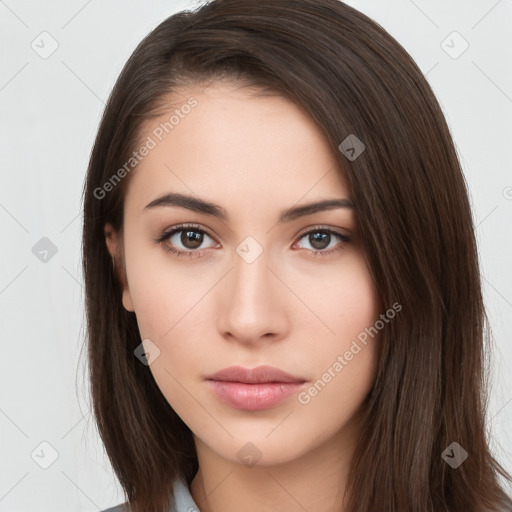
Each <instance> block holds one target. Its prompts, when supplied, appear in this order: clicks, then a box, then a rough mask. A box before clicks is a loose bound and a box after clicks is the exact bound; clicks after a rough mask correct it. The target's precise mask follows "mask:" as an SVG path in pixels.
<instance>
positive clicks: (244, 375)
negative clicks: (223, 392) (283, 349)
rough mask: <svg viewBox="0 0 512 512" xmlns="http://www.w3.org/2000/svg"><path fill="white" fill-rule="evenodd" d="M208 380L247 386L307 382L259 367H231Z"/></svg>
mask: <svg viewBox="0 0 512 512" xmlns="http://www.w3.org/2000/svg"><path fill="white" fill-rule="evenodd" d="M206 378H207V379H208V380H221V381H225V382H242V383H245V384H260V383H263V382H305V380H304V379H301V378H300V377H295V376H293V375H290V374H289V373H286V372H284V371H283V370H280V369H279V368H275V367H273V366H257V367H256V368H252V369H250V368H243V367H242V366H230V367H229V368H224V369H223V370H220V371H219V372H217V373H214V374H212V375H209V376H207V377H206Z"/></svg>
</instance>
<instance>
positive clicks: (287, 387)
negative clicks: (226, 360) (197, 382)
mask: <svg viewBox="0 0 512 512" xmlns="http://www.w3.org/2000/svg"><path fill="white" fill-rule="evenodd" d="M206 380H207V382H208V384H209V385H210V387H211V389H212V390H213V392H214V393H215V395H216V396H217V398H219V399H220V400H221V401H223V402H224V403H226V404H227V405H230V406H231V407H234V408H236V409H243V410H247V411H257V410H263V409H270V408H272V407H274V406H276V405H278V404H279V403H281V402H282V401H284V400H285V399H286V398H288V397H290V396H291V395H293V394H295V393H296V392H297V391H298V390H299V389H300V387H301V386H302V385H303V384H304V383H305V382H306V380H305V379H303V378H300V377H295V376H293V375H291V374H289V373H287V372H284V371H283V370H280V369H279V368H275V367H272V366H259V367H257V368H253V369H247V368H243V367H241V366H231V367H229V368H225V369H224V370H221V371H220V372H217V373H215V374H213V375H210V376H208V377H206Z"/></svg>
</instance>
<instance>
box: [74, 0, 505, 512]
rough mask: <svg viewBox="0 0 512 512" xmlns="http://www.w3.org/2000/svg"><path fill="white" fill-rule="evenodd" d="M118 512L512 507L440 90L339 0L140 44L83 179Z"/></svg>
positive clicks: (103, 412) (171, 26)
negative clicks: (490, 426)
mask: <svg viewBox="0 0 512 512" xmlns="http://www.w3.org/2000/svg"><path fill="white" fill-rule="evenodd" d="M83 261H84V274H85V282H86V301H87V315H88V343H89V363H90V378H91V383H92V397H93V403H94V411H95V416H96V420H97V423H98V427H99V431H100V434H101V437H102V439H103V441H104V444H105V447H106V450H107V453H108V455H109V458H110V460H111V462H112V465H113V468H114V470H115V472H116V474H117V476H118V478H119V480H120V483H121V485H122V486H123V488H124V490H125V493H126V497H127V503H125V504H124V505H122V506H120V507H118V508H116V509H112V510H128V506H130V507H131V509H132V510H136V511H162V512H163V511H167V510H177V511H182V510H183V511H185V510H188V511H191V510H200V511H201V512H217V511H221V510H222V511H223V512H226V511H227V512H229V511H232V510H244V511H256V510H267V511H273V510H276V511H277V510H287V511H295V510H297V511H298V510H315V511H316V512H323V511H327V510H329V511H332V510H336V511H346V512H348V511H350V512H352V511H358V512H363V511H364V512H368V511H377V510H378V511H382V510H386V511H387V510H389V511H391V510H394V511H400V512H402V511H404V512H405V511H408V512H410V511H418V512H419V511H422V512H423V511H434V510H435V511H441V510H445V511H448V510H449V511H451V512H453V511H461V512H462V511H464V512H467V511H475V512H483V511H497V510H512V502H511V501H510V498H509V497H507V495H506V494H505V492H504V491H503V490H502V488H501V487H500V483H499V478H500V477H503V478H506V479H508V480H509V481H510V476H509V475H507V473H506V472H505V471H504V470H503V469H502V468H501V466H500V465H499V464H498V463H497V461H496V460H495V459H494V458H493V456H492V455H491V453H490V450H489V447H488V444H487V440H486V437H485V423H484V403H485V401H484V398H485V397H484V395H483V391H484V389H483V383H484V368H483V348H484V327H485V312H484V307H483V303H482V294H481V283H480V277H479V269H478V260H477V251H476V244H475V237H474V232H473V225H472V220H471V211H470V206H469V203H468V197H467V191H466V187H465V183H464V178H463V175H462V172H461V168H460V164H459V162H458V159H457V156H456V152H455V150H454V145H453V142H452V139H451V136H450V133H449V130H448V127H447V125H446V122H445V119H444V117H443V114H442V111H441V109H440V107H439V104H438V102H437V101H436V99H435V97H434V95H433V93H432V91H431V89H430V87H429V85H428V83H427V82H426V80H425V78H424V77H423V75H422V73H421V71H420V70H419V69H418V67H417V66H416V64H415V63H414V62H413V60H412V59H411V57H410V56H409V55H408V54H407V53H406V51H405V50H404V49H403V48H402V47H401V46H400V45H399V44H398V43H397V42H396V41H395V40H394V39H393V38H392V37H391V36H390V35H389V34H388V33H387V32H385V31H384V30H383V29H382V27H380V26H379V25H377V24H376V23H375V22H373V21H371V20H370V19H369V18H367V17H366V16H364V15H363V14H361V13H359V12H357V11H356V10H354V9H352V8H350V7H348V6H347V5H345V4H343V3H342V2H339V1H338V0H297V1H293V2H287V1H283V0H257V1H256V0H244V2H240V1H237V0H214V1H212V2H210V3H208V4H206V5H204V6H202V7H201V8H199V9H197V10H196V11H194V12H182V13H178V14H176V15H174V16H171V17H170V18H168V19H167V20H165V21H164V22H163V23H161V24H160V25H159V26H158V27H157V28H156V29H155V30H153V31H152V32H151V33H150V34H149V35H148V36H147V37H146V38H145V39H144V40H143V41H142V42H141V44H140V45H139V46H138V48H137V49H136V50H135V52H134V53H133V55H132V56H131V57H130V59H129V61H128V63H127V64H126V66H125V67H124V69H123V71H122V73H121V76H120V77H119V79H118V81H117V83H116V85H115V87H114V90H113V92H112V95H111V97H110V99H109V102H108V104H107V106H106V109H105V113H104V116H103V119H102V122H101V125H100V127H99V131H98V135H97V138H96V142H95V145H94V149H93V152H92V155H91V160H90V165H89V169H88V174H87V179H86V184H85V190H84V238H83Z"/></svg>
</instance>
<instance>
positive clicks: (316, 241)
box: [309, 231, 331, 250]
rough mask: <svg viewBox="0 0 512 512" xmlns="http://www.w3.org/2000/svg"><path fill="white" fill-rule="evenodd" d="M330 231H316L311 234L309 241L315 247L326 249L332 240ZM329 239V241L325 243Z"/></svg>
mask: <svg viewBox="0 0 512 512" xmlns="http://www.w3.org/2000/svg"><path fill="white" fill-rule="evenodd" d="M330 237H331V235H330V233H325V232H323V231H317V232H316V233H312V234H310V235H309V242H310V243H311V246H312V247H314V248H315V249H318V250H320V249H325V248H326V247H327V246H328V245H329V242H330ZM326 241H327V243H325V242H326Z"/></svg>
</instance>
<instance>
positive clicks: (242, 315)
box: [216, 251, 290, 344]
mask: <svg viewBox="0 0 512 512" xmlns="http://www.w3.org/2000/svg"><path fill="white" fill-rule="evenodd" d="M276 273H277V272H276V270H274V269H273V268H272V269H271V268H269V261H268V258H267V253H266V252H265V251H264V252H263V253H262V254H261V255H260V256H259V257H258V258H257V259H256V260H255V261H253V262H251V263H248V262H247V261H245V260H244V259H243V258H242V257H240V256H239V255H238V254H237V253H235V254H234V257H233V268H232V270H231V271H230V272H229V274H228V275H227V276H226V278H225V279H223V283H222V285H221V287H219V289H218V290H217V296H216V302H217V307H218V311H217V313H218V314H217V318H218V329H219V333H220V334H221V335H222V336H223V338H224V339H226V340H228V341H237V342H239V343H243V344H259V343H261V341H262V340H263V339H268V340H269V341H277V340H278V339H281V338H283V337H285V336H286V335H287V333H288V329H289V310H287V304H288V303H289V302H290V298H288V301H287V300H286V294H287V293H288V294H290V292H289V291H288V290H287V289H286V287H285V286H284V285H283V283H282V282H281V281H280V280H279V279H278V278H277V277H276V275H275V274H276Z"/></svg>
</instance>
